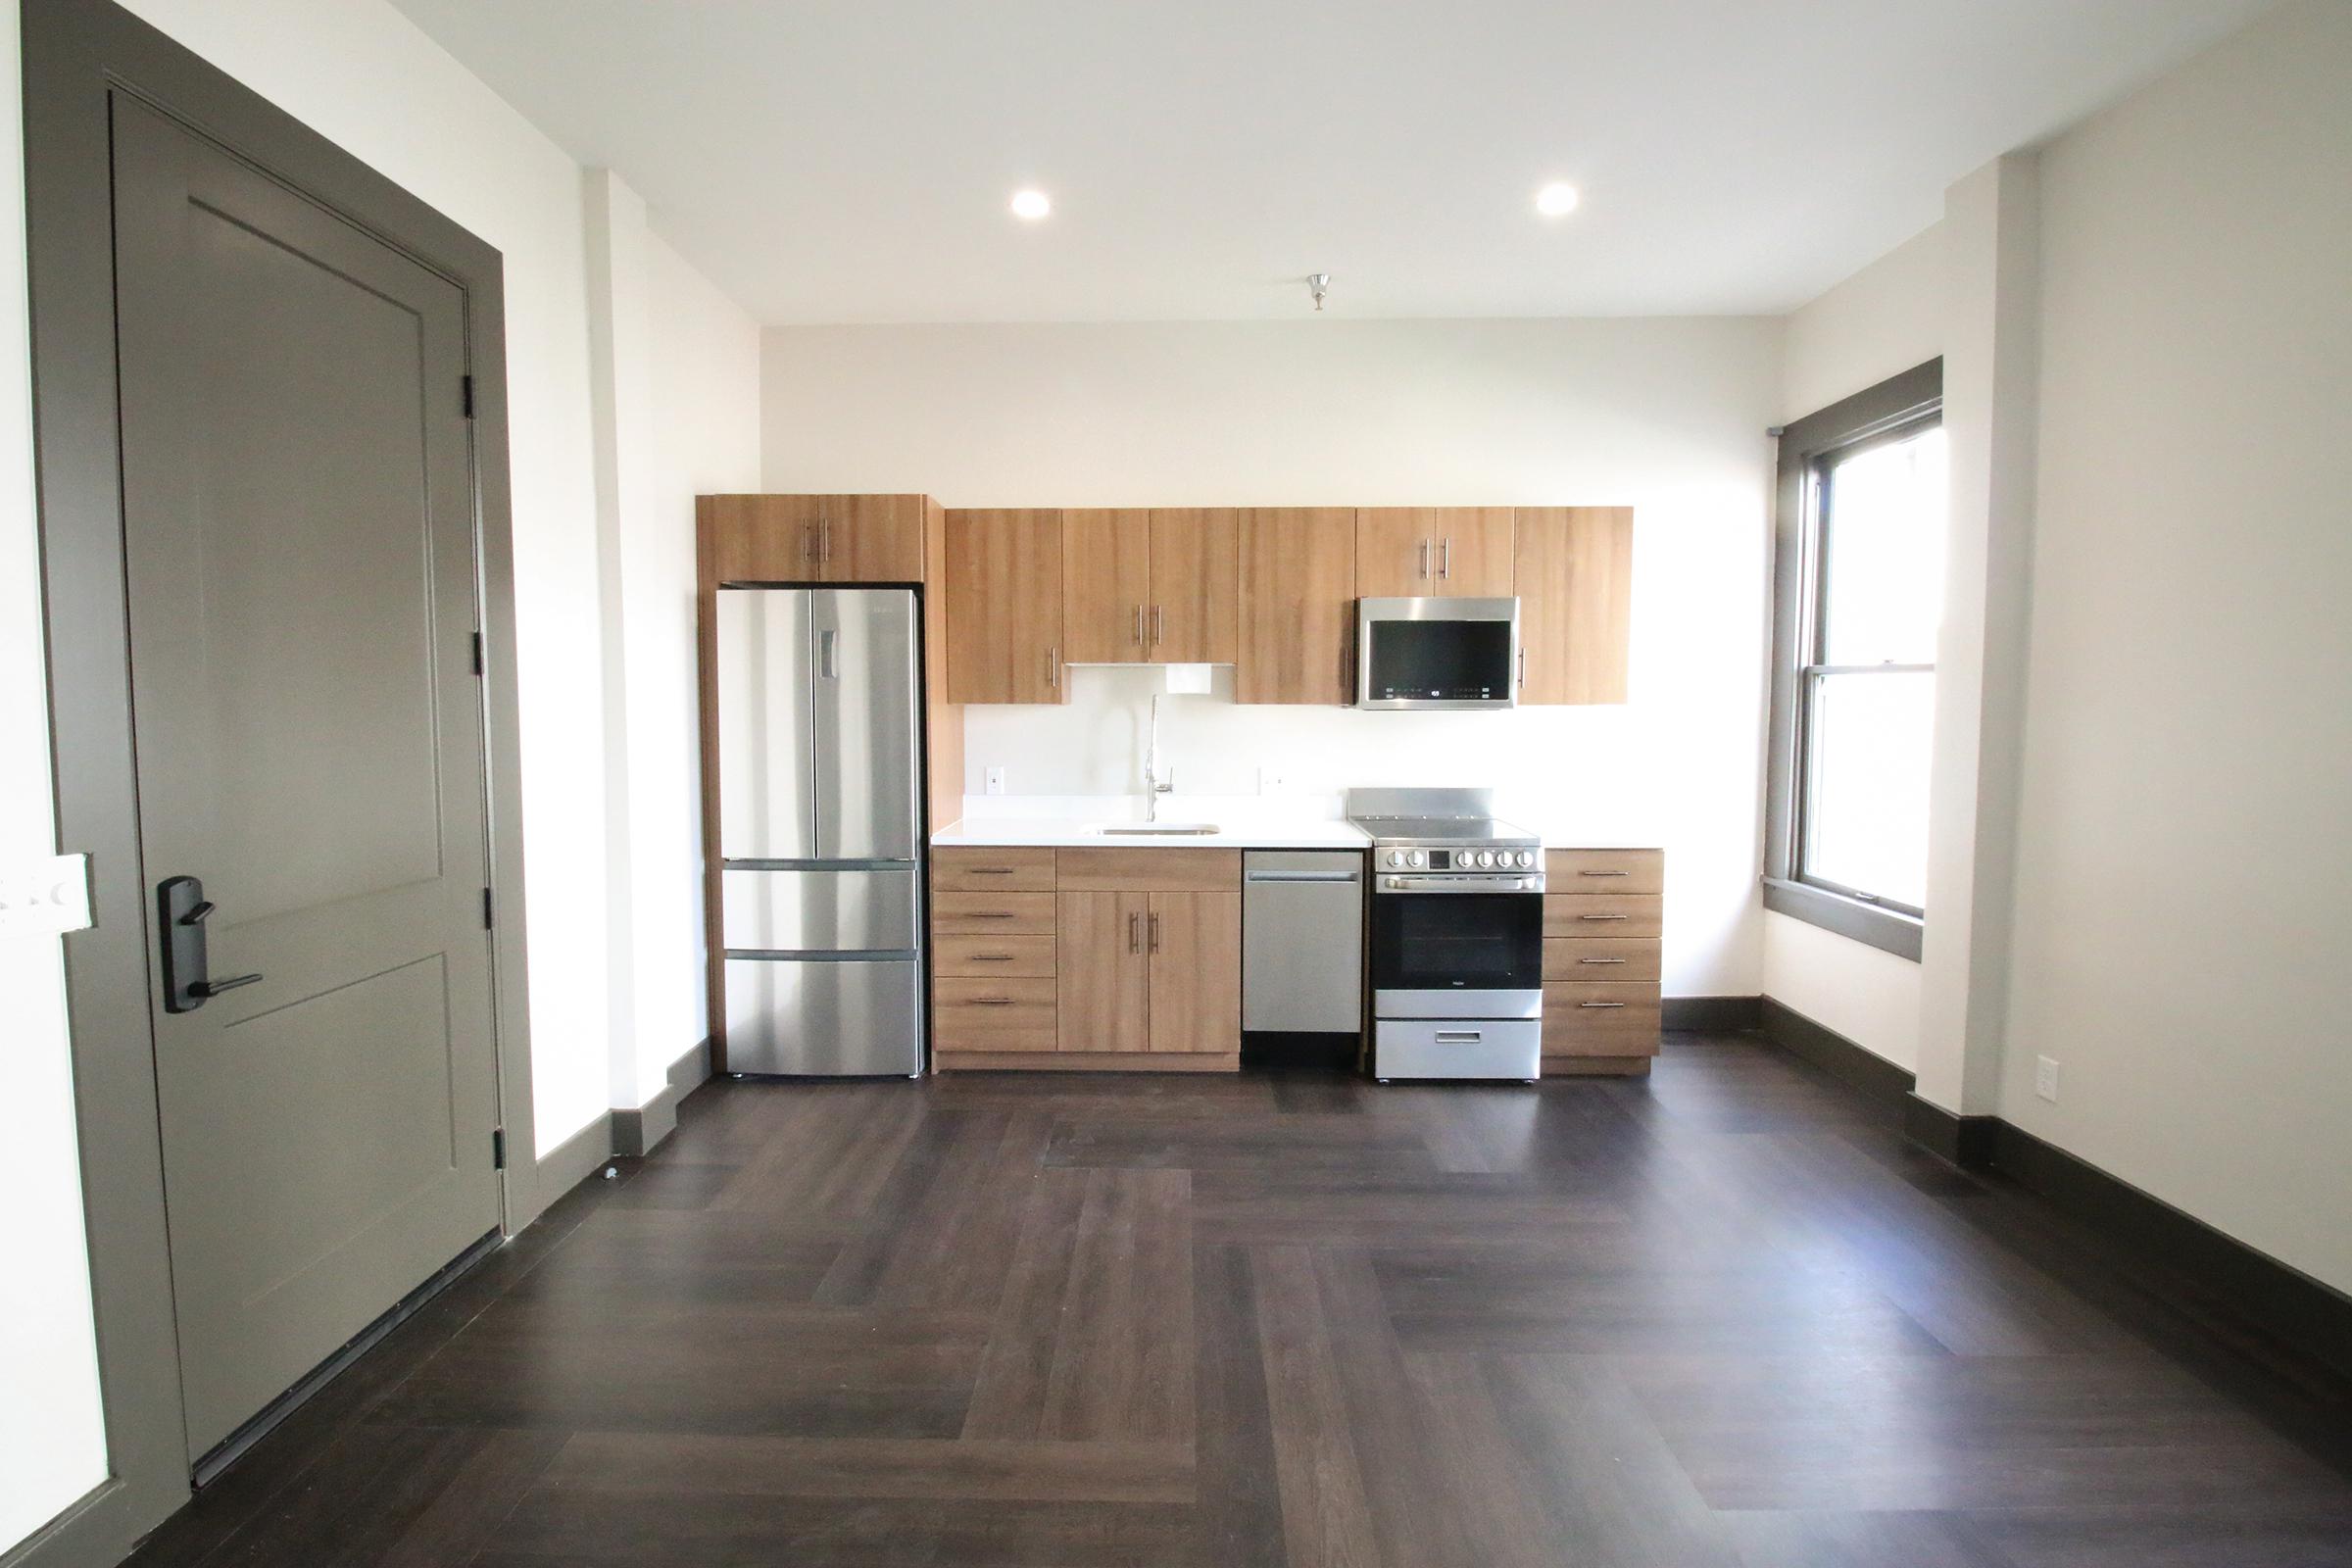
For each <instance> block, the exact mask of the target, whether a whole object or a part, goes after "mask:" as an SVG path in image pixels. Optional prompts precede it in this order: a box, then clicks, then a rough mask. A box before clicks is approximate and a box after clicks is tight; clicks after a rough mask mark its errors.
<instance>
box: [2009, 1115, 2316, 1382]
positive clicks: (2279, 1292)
mask: <svg viewBox="0 0 2352 1568" xmlns="http://www.w3.org/2000/svg"><path fill="white" fill-rule="evenodd" d="M1971 1119H1974V1120H1983V1121H1989V1122H1992V1123H1993V1124H1994V1126H1993V1135H1992V1155H1991V1164H1992V1168H1993V1169H1994V1170H1996V1171H1998V1172H1999V1173H2000V1174H2001V1175H2003V1176H2006V1177H2008V1178H2009V1179H2010V1180H2011V1181H2014V1182H2016V1183H2017V1184H2018V1185H2019V1186H2020V1187H2023V1188H2025V1189H2026V1190H2027V1191H2029V1192H2031V1193H2033V1194H2034V1196H2035V1197H2037V1198H2039V1199H2041V1200H2042V1201H2044V1202H2047V1203H2048V1204H2049V1205H2050V1206H2051V1207H2052V1208H2055V1209H2057V1210H2059V1211H2060V1212H2061V1213H2064V1214H2066V1215H2067V1216H2069V1217H2070V1218H2073V1219H2076V1220H2080V1221H2081V1222H2082V1223H2083V1224H2084V1225H2087V1226H2089V1227H2091V1228H2092V1229H2093V1230H2096V1231H2097V1232H2098V1233H2099V1235H2100V1236H2101V1237H2103V1238H2105V1239H2106V1240H2108V1241H2109V1242H2112V1243H2114V1244H2116V1245H2117V1246H2119V1247H2121V1248H2123V1249H2124V1250H2127V1251H2128V1252H2131V1253H2132V1254H2135V1255H2136V1256H2137V1257H2138V1258H2139V1259H2140V1260H2141V1261H2143V1262H2145V1263H2147V1264H2149V1265H2151V1266H2152V1268H2153V1269H2154V1270H2156V1271H2160V1272H2161V1273H2162V1275H2163V1276H2164V1277H2166V1278H2168V1279H2174V1280H2178V1281H2180V1284H2181V1286H2182V1287H2183V1288H2184V1289H2185V1290H2186V1291H2188V1292H2190V1293H2193V1294H2194V1295H2195V1296H2197V1297H2199V1298H2201V1299H2200V1300H2199V1301H2197V1302H2196V1303H2195V1304H2196V1305H2197V1306H2199V1307H2201V1308H2204V1309H2205V1310H2204V1312H2203V1313H2202V1315H2204V1316H2207V1317H2211V1316H2213V1315H2214V1311H2215V1309H2218V1310H2219V1311H2220V1312H2223V1313H2226V1314H2229V1315H2230V1316H2234V1317H2236V1318H2239V1319H2241V1320H2243V1321H2244V1322H2246V1323H2248V1324H2250V1325H2252V1326H2253V1327H2254V1328H2256V1329H2257V1330H2259V1331H2260V1332H2261V1333H2263V1334H2264V1335H2266V1336H2268V1337H2270V1338H2272V1339H2275V1340H2277V1341H2278V1342H2279V1343H2280V1344H2283V1345H2286V1346H2288V1347H2291V1348H2293V1349H2295V1350H2296V1351H2298V1352H2300V1353H2301V1354H2303V1355H2306V1356H2309V1357H2311V1358H2312V1359H2314V1360H2316V1361H2319V1362H2321V1363H2323V1364H2324V1365H2326V1366H2327V1367H2328V1368H2329V1369H2330V1370H2332V1371H2334V1372H2336V1373H2337V1374H2339V1375H2341V1376H2344V1377H2347V1378H2352V1296H2346V1295H2345V1294H2344V1293H2343V1292H2341V1291H2339V1290H2337V1289H2335V1288H2334V1287H2333V1286H2331V1285H2328V1284H2327V1283H2325V1282H2323V1281H2321V1280H2316V1279H2313V1278H2312V1277H2311V1276H2310V1275H2308V1274H2306V1273H2304V1272H2303V1271H2302V1270H2301V1269H2298V1268H2295V1267H2294V1266H2293V1265H2291V1264H2288V1263H2282V1262H2280V1261H2279V1260H2278V1259H2277V1258H2275V1257H2272V1256H2271V1255H2269V1254H2268V1253H2266V1252H2260V1251H2257V1250H2254V1249H2253V1248H2251V1247H2248V1246H2247V1245H2246V1244H2245V1243H2243V1242H2241V1241H2238V1240H2236V1239H2235V1238H2234V1237H2230V1236H2227V1235H2224V1234H2223V1233H2222V1232H2220V1231H2218V1230H2215V1229H2214V1228H2213V1227H2212V1226H2211V1225H2208V1224H2206V1223H2205V1222H2204V1221H2203V1220H2201V1219H2198V1218H2197V1217H2196V1216H2195V1215H2193V1214H2189V1213H2185V1212H2183V1211H2182V1210H2180V1209H2178V1208H2175V1207H2174V1206H2173V1205H2172V1204H2170V1203H2168V1202H2166V1201H2164V1200H2162V1199H2160V1198H2157V1197H2155V1196H2153V1195H2152V1194H2149V1193H2144V1192H2142V1191H2140V1190H2139V1189H2138V1188H2136V1187H2134V1186H2132V1185H2131V1183H2130V1182H2127V1181H2123V1180H2121V1179H2120V1178H2117V1177H2115V1176H2111V1175H2109V1174H2108V1173H2107V1172H2105V1171H2103V1170H2101V1169H2099V1168H2098V1167H2097V1166H2096V1165H2093V1164H2090V1163H2089V1162H2088V1161H2086V1160H2083V1159H2082V1158H2080V1157H2078V1156H2077V1155H2074V1154H2070V1153H2068V1152H2066V1151H2065V1150H2063V1149H2060V1148H2059V1147H2058V1146H2057V1145H2055V1144H2051V1143H2045V1142H2044V1141H2043V1140H2041V1139H2039V1138H2036V1137H2034V1135H2033V1134H2032V1133H2030V1132H2027V1131H2026V1130H2025V1129H2024V1128H2022V1127H2018V1126H2014V1125H2012V1124H2011V1123H2009V1122H2005V1121H2001V1120H2000V1119H1999V1118H1997V1117H1992V1116H1985V1117H1978V1118H1971Z"/></svg>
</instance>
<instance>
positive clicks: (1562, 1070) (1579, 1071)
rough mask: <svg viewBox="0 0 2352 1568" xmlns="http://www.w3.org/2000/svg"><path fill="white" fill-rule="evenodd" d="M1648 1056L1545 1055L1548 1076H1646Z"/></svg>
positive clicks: (1545, 1067) (1647, 1072)
mask: <svg viewBox="0 0 2352 1568" xmlns="http://www.w3.org/2000/svg"><path fill="white" fill-rule="evenodd" d="M1649 1063H1650V1058H1649V1057H1647V1056H1545V1057H1544V1077H1546V1078H1646V1077H1648V1076H1649Z"/></svg>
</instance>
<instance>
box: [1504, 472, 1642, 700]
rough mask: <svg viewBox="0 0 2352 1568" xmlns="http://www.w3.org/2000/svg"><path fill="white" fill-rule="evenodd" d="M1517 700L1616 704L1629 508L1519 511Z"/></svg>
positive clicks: (1623, 656)
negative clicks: (1519, 663) (1518, 668)
mask: <svg viewBox="0 0 2352 1568" xmlns="http://www.w3.org/2000/svg"><path fill="white" fill-rule="evenodd" d="M1517 536H1518V542H1517V545H1516V547H1515V553H1516V556H1517V561H1518V565H1517V573H1516V575H1517V582H1518V593H1519V643H1520V651H1521V656H1522V662H1521V665H1520V681H1519V700H1520V701H1521V702H1523V703H1622V702H1624V701H1625V700H1626V670H1627V664H1628V656H1629V652H1630V648H1631V642H1632V632H1633V613H1634V512H1633V509H1632V508H1631V507H1521V508H1520V509H1519V514H1518V527H1517Z"/></svg>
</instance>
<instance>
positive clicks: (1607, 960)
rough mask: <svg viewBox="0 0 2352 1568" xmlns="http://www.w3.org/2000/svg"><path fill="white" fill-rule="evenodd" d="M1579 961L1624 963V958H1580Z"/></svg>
mask: <svg viewBox="0 0 2352 1568" xmlns="http://www.w3.org/2000/svg"><path fill="white" fill-rule="evenodd" d="M1576 961H1577V962H1579V963H1623V962H1624V961H1625V960H1624V959H1623V958H1579V959H1577V960H1576Z"/></svg>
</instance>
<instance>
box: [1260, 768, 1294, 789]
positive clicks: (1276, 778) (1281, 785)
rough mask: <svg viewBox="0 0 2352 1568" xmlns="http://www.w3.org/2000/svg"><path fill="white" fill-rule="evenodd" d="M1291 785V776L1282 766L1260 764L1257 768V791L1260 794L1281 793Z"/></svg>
mask: <svg viewBox="0 0 2352 1568" xmlns="http://www.w3.org/2000/svg"><path fill="white" fill-rule="evenodd" d="M1290 787H1291V781H1290V778H1289V776H1288V775H1287V774H1285V773H1284V772H1283V770H1282V769H1281V768H1279V767H1265V766H1260V767H1259V768H1258V770H1257V793H1258V794H1260V795H1280V794H1281V793H1283V791H1285V790H1287V789H1289V788H1290Z"/></svg>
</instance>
